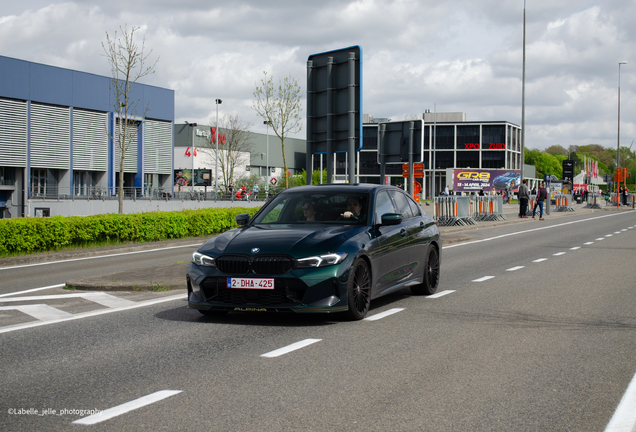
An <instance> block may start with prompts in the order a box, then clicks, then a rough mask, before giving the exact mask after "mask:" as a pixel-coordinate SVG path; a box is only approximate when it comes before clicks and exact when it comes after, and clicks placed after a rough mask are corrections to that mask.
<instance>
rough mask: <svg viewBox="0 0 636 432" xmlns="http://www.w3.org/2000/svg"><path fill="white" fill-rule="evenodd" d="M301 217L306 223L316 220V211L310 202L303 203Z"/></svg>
mask: <svg viewBox="0 0 636 432" xmlns="http://www.w3.org/2000/svg"><path fill="white" fill-rule="evenodd" d="M303 216H304V218H305V220H306V221H307V222H313V221H315V220H316V209H315V208H314V204H313V203H312V202H310V201H305V203H304V204H303Z"/></svg>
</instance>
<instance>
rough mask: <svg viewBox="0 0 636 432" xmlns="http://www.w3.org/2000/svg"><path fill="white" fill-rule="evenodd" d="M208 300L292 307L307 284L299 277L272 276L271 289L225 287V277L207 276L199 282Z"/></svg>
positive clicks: (232, 304) (236, 304)
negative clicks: (272, 287)
mask: <svg viewBox="0 0 636 432" xmlns="http://www.w3.org/2000/svg"><path fill="white" fill-rule="evenodd" d="M200 286H201V289H202V291H203V294H204V295H205V298H206V300H207V301H208V302H211V303H215V304H224V305H228V306H239V305H243V306H263V307H293V306H297V305H298V304H300V303H301V301H302V298H303V296H304V295H305V291H306V290H307V285H305V283H304V282H302V281H301V280H300V279H289V278H274V289H273V290H259V289H235V288H228V287H227V277H222V276H217V277H208V278H206V279H204V280H203V282H202V283H201V284H200Z"/></svg>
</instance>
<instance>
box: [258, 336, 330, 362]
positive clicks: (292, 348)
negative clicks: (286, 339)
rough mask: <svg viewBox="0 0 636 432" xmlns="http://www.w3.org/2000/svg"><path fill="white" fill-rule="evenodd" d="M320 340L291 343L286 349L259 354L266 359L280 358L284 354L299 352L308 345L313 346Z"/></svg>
mask: <svg viewBox="0 0 636 432" xmlns="http://www.w3.org/2000/svg"><path fill="white" fill-rule="evenodd" d="M321 340H322V339H305V340H302V341H300V342H296V343H293V344H291V345H288V346H286V347H283V348H279V349H277V350H274V351H270V352H268V353H265V354H261V357H268V358H272V357H280V356H282V355H284V354H287V353H290V352H292V351H296V350H299V349H301V348H304V347H306V346H308V345H311V344H315V343H316V342H320V341H321Z"/></svg>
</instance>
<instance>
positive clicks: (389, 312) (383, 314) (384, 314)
mask: <svg viewBox="0 0 636 432" xmlns="http://www.w3.org/2000/svg"><path fill="white" fill-rule="evenodd" d="M403 310H404V308H393V309H389V310H387V311H384V312H381V313H378V314H375V315H373V316H370V317H367V318H365V319H364V320H365V321H377V320H379V319H382V318H384V317H387V316H389V315H393V314H395V313H398V312H402V311H403Z"/></svg>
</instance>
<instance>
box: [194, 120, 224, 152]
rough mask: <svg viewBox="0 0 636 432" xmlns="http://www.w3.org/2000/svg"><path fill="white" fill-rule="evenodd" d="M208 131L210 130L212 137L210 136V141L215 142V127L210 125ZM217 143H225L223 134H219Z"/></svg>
mask: <svg viewBox="0 0 636 432" xmlns="http://www.w3.org/2000/svg"><path fill="white" fill-rule="evenodd" d="M210 131H211V132H212V138H210V142H211V143H215V142H216V128H215V127H211V128H210ZM219 143H220V144H225V134H219ZM195 156H196V155H195Z"/></svg>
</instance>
